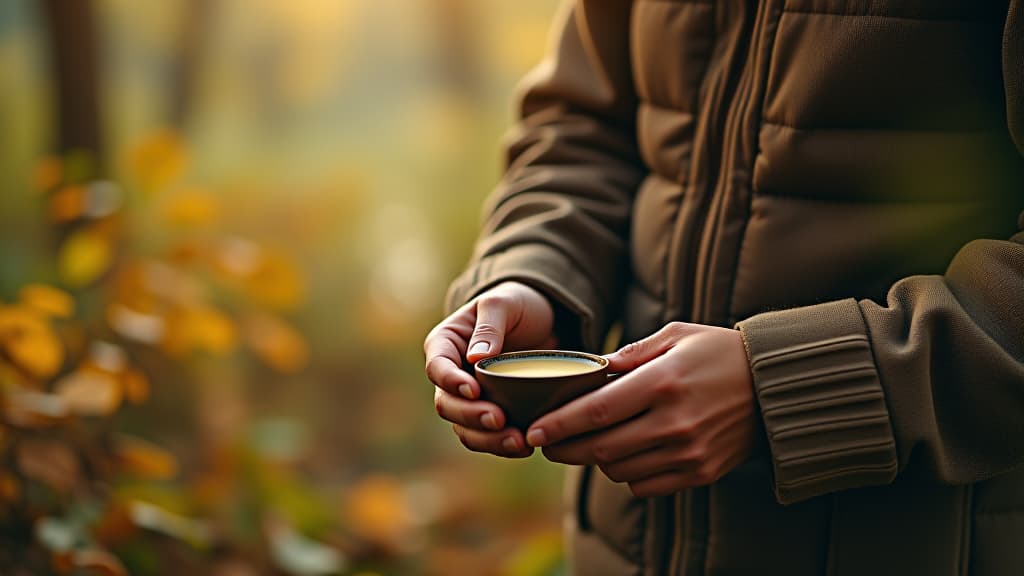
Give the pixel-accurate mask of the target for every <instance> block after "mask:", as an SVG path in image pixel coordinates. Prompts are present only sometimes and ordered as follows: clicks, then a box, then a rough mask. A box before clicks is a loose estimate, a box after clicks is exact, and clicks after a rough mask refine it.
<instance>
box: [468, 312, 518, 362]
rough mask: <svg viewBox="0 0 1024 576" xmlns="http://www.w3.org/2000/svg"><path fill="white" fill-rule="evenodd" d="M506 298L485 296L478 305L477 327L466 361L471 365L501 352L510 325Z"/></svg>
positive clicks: (470, 342) (474, 330)
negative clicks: (507, 327)
mask: <svg viewBox="0 0 1024 576" xmlns="http://www.w3.org/2000/svg"><path fill="white" fill-rule="evenodd" d="M507 303H508V301H507V299H506V298H500V297H498V298H495V297H490V296H484V297H483V298H481V299H480V300H479V301H478V302H477V304H476V327H474V328H473V336H472V337H471V338H470V339H469V348H468V352H467V353H466V360H469V361H470V362H471V363H472V362H476V361H477V360H480V359H482V358H487V357H489V356H494V355H496V354H498V353H499V352H501V347H502V345H503V344H504V343H505V330H506V326H507V325H508V306H507Z"/></svg>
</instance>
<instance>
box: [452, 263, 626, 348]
mask: <svg viewBox="0 0 1024 576" xmlns="http://www.w3.org/2000/svg"><path fill="white" fill-rule="evenodd" d="M510 280H515V281H518V282H522V283H523V284H527V285H529V286H532V287H534V288H536V289H538V290H540V291H541V292H543V293H544V294H546V295H547V296H548V297H549V298H552V299H553V300H555V301H556V302H557V303H558V304H560V305H561V306H563V307H564V308H565V309H566V310H568V311H569V312H570V313H571V314H573V315H574V316H575V317H577V318H578V319H579V322H580V330H581V334H580V338H581V339H582V342H583V345H584V348H586V349H588V350H597V349H599V347H600V345H601V338H602V335H603V333H604V330H605V328H606V326H605V322H606V319H605V316H604V312H603V310H604V305H603V304H602V301H601V298H600V296H599V294H598V293H597V292H596V291H595V290H594V287H593V286H592V285H591V284H590V283H589V282H588V281H587V276H586V274H584V273H583V272H582V271H579V270H577V268H576V265H575V264H574V263H573V262H572V260H570V259H569V258H568V257H567V256H565V255H564V254H562V253H561V252H559V251H557V250H555V249H553V248H550V247H548V246H544V245H534V244H530V245H521V246H515V247H513V248H509V249H508V250H505V251H503V252H496V253H494V254H489V255H487V256H485V257H483V258H481V259H479V260H477V261H475V262H473V263H472V264H471V265H470V266H469V268H467V269H466V271H465V272H463V273H462V274H461V275H460V276H459V277H458V278H456V279H455V281H454V282H453V283H452V285H451V287H450V288H449V289H448V295H447V298H446V299H445V309H446V313H449V314H450V313H451V312H452V311H454V310H455V309H456V308H458V307H459V306H462V305H463V304H465V303H466V302H468V301H469V300H471V299H472V298H473V297H474V296H476V295H477V294H480V293H481V292H483V291H484V290H486V289H488V288H490V287H492V286H495V285H496V284H500V283H502V282H506V281H510Z"/></svg>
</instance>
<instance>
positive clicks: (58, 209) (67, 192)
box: [47, 184, 87, 224]
mask: <svg viewBox="0 0 1024 576" xmlns="http://www.w3.org/2000/svg"><path fill="white" fill-rule="evenodd" d="M86 194H87V192H86V190H85V187H84V186H80V185H77V184H74V185H70V186H64V187H63V188H60V189H59V190H57V191H56V192H54V193H53V194H51V195H50V199H49V201H48V202H47V212H48V213H49V217H50V220H51V221H53V222H55V223H57V224H64V223H66V222H72V221H74V220H77V219H78V218H81V216H82V214H84V213H85V207H86V201H87V198H86Z"/></svg>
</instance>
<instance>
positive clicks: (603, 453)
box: [590, 442, 615, 465]
mask: <svg viewBox="0 0 1024 576" xmlns="http://www.w3.org/2000/svg"><path fill="white" fill-rule="evenodd" d="M590 453H591V455H592V456H593V457H594V461H595V462H597V463H598V465H608V464H611V463H612V462H614V461H615V459H614V454H613V452H612V450H611V448H609V447H608V445H607V444H604V443H602V442H597V443H595V444H594V445H593V447H591V449H590Z"/></svg>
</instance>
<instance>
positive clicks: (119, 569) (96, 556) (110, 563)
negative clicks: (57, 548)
mask: <svg viewBox="0 0 1024 576" xmlns="http://www.w3.org/2000/svg"><path fill="white" fill-rule="evenodd" d="M71 565H72V566H73V567H75V568H77V569H78V570H80V571H82V572H84V573H85V574H90V575H93V574H94V575H97V576H128V571H127V570H125V567H124V565H123V564H121V561H120V560H118V559H117V556H114V555H113V554H111V553H110V552H107V551H106V550H100V549H98V548H86V549H84V550H74V551H72V552H71Z"/></svg>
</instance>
